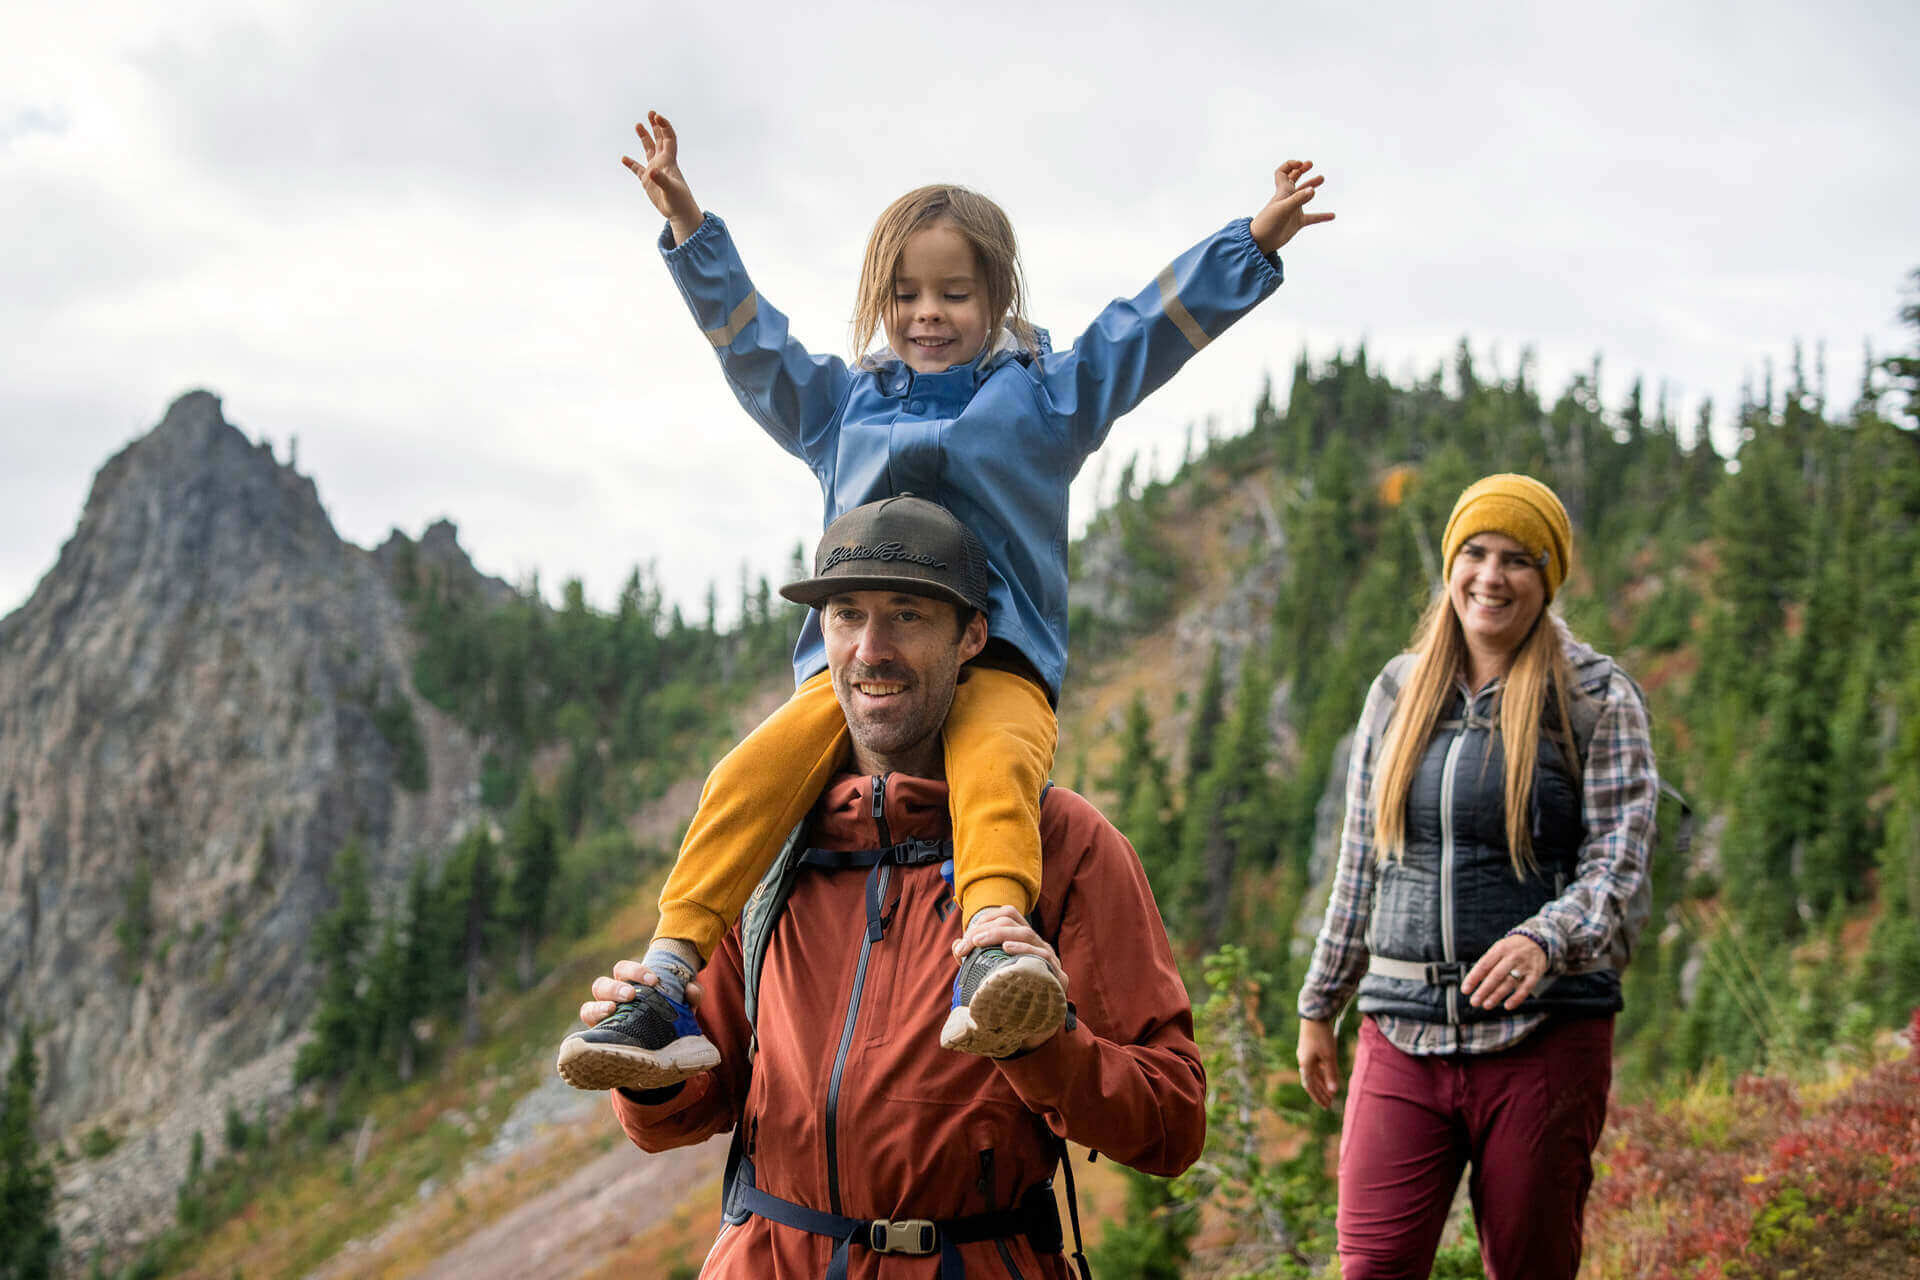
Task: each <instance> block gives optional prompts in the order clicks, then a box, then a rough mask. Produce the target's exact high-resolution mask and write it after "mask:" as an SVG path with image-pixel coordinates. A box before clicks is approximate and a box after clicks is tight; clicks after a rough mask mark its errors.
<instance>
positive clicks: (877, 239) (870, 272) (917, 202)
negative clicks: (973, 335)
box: [853, 184, 1039, 359]
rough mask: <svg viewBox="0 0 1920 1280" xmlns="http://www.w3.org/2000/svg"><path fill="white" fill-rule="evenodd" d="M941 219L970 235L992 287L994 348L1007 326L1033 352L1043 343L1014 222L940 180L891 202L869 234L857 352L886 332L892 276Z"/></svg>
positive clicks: (857, 314) (857, 302) (857, 313)
mask: <svg viewBox="0 0 1920 1280" xmlns="http://www.w3.org/2000/svg"><path fill="white" fill-rule="evenodd" d="M936 222H946V223H948V224H949V225H951V226H952V227H953V228H954V229H955V230H956V231H958V232H959V233H960V234H961V235H963V236H965V237H966V238H967V243H968V244H970V245H972V246H973V256H974V260H975V261H976V262H977V263H978V264H979V269H980V274H981V275H982V276H983V277H984V280H983V281H982V283H983V284H984V285H985V286H986V290H987V314H988V315H990V316H992V317H993V327H992V328H991V329H990V330H988V332H987V345H986V347H985V348H984V349H985V350H987V351H991V350H993V348H994V345H995V344H996V343H998V342H999V341H1000V334H1001V332H1002V330H1010V331H1011V332H1012V333H1013V336H1014V339H1015V340H1016V341H1017V342H1019V343H1020V345H1021V346H1022V347H1024V348H1025V349H1026V350H1028V351H1030V352H1035V353H1037V352H1038V350H1039V343H1038V342H1037V341H1036V340H1035V338H1034V332H1033V326H1032V325H1031V324H1029V323H1027V313H1026V282H1025V280H1024V279H1023V278H1022V276H1021V273H1020V247H1019V245H1018V244H1016V243H1015V241H1014V238H1013V224H1012V223H1011V222H1009V221H1008V220H1007V215H1006V212H1005V211H1004V210H1002V209H1001V208H1000V206H999V205H997V204H995V203H994V202H993V201H991V200H989V199H987V198H986V197H985V196H983V195H981V194H980V193H979V192H977V191H969V190H968V189H967V188H965V187H955V186H948V185H945V184H939V185H935V186H930V187H918V188H916V189H914V190H912V191H909V192H907V194H905V195H903V196H901V197H900V198H899V199H898V200H895V201H894V202H893V203H892V204H890V205H888V206H887V207H886V209H885V211H883V212H882V213H881V214H880V217H879V218H878V219H877V220H876V221H875V222H874V224H873V234H872V235H870V236H868V237H867V257H866V261H865V262H864V263H862V264H861V267H860V290H859V294H858V296H857V297H856V298H855V299H854V307H853V355H854V358H855V359H859V358H861V357H862V356H863V355H865V353H866V350H867V347H868V345H869V344H871V343H872V341H873V335H874V334H875V333H883V332H885V330H886V321H887V316H888V313H889V311H890V309H891V308H892V306H893V277H894V273H895V272H897V271H899V269H900V255H901V254H903V253H904V252H906V248H907V241H908V240H909V239H911V238H912V236H913V233H914V232H916V231H919V230H921V229H922V228H923V227H927V226H931V225H933V224H934V223H936Z"/></svg>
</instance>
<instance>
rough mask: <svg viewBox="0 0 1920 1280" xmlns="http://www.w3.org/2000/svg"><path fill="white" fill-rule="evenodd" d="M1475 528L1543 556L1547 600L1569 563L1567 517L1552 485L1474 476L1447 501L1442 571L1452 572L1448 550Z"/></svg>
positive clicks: (1570, 542)
mask: <svg viewBox="0 0 1920 1280" xmlns="http://www.w3.org/2000/svg"><path fill="white" fill-rule="evenodd" d="M1476 533H1504V534H1506V535H1507V536H1508V537H1509V538H1512V539H1513V540H1514V541H1515V542H1517V543H1519V544H1520V545H1521V546H1523V547H1525V548H1526V549H1527V550H1528V551H1531V552H1532V553H1533V554H1534V555H1536V556H1545V557H1546V559H1545V561H1544V563H1542V565H1541V566H1540V576H1541V577H1542V578H1543V579H1544V580H1545V581H1546V584H1547V599H1549V600H1551V599H1553V597H1554V596H1555V595H1556V594H1557V593H1558V592H1559V590H1560V584H1561V583H1563V582H1565V581H1566V580H1567V570H1568V569H1569V568H1570V567H1571V566H1572V564H1573V522H1572V521H1571V520H1569V519H1567V509H1566V508H1565V507H1563V506H1561V505H1560V499H1559V498H1557V497H1555V496H1554V492H1553V490H1551V489H1549V488H1547V486H1545V485H1543V484H1541V483H1540V482H1539V481H1538V480H1535V479H1534V478H1533V477H1532V476H1521V475H1497V476H1488V477H1486V479H1484V480H1476V481H1474V482H1473V483H1472V484H1470V485H1468V486H1467V489H1466V492H1465V493H1462V494H1461V495H1460V501H1458V502H1456V503H1454V504H1453V514H1452V515H1451V516H1448V517H1447V531H1446V533H1445V534H1443V535H1442V536H1441V539H1440V544H1441V548H1440V558H1441V561H1442V563H1443V564H1444V565H1445V566H1446V567H1445V569H1444V570H1443V572H1444V573H1445V574H1446V575H1447V576H1449V577H1450V576H1452V574H1453V557H1454V553H1455V552H1457V551H1459V550H1460V545H1461V544H1462V543H1464V542H1465V541H1466V540H1467V539H1468V538H1471V537H1472V536H1473V535H1474V534H1476Z"/></svg>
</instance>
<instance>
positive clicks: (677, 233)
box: [620, 111, 704, 244]
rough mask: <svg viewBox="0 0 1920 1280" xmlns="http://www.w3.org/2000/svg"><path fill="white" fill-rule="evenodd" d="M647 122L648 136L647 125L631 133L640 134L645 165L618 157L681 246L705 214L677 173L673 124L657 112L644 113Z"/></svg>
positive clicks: (677, 143)
mask: <svg viewBox="0 0 1920 1280" xmlns="http://www.w3.org/2000/svg"><path fill="white" fill-rule="evenodd" d="M647 121H648V122H649V123H651V124H652V125H653V133H652V134H648V132H647V126H646V124H636V125H634V126H633V131H634V132H635V133H637V134H639V135H640V145H641V147H643V148H644V149H645V151H646V156H647V162H646V163H645V164H641V163H640V162H639V161H638V160H635V159H634V158H633V157H632V156H621V157H620V163H621V164H624V165H626V166H627V168H629V169H631V170H633V176H634V177H636V178H638V179H640V185H641V186H643V187H645V188H646V190H647V199H649V200H651V201H653V207H654V208H656V209H658V210H659V211H660V216H661V217H663V218H665V219H666V220H667V222H668V224H669V225H671V226H672V227H673V242H674V243H675V244H681V243H684V242H685V241H686V238H687V237H688V236H690V235H692V234H693V233H694V232H695V231H696V230H697V229H698V228H699V226H700V219H701V218H702V217H703V216H704V215H702V214H701V212H700V202H699V201H698V200H695V199H694V198H693V188H691V187H689V186H688V185H687V179H686V175H685V174H683V173H681V172H680V138H679V135H677V134H676V133H674V131H673V125H672V123H671V122H670V121H668V119H667V118H666V117H665V116H663V115H661V114H660V113H659V112H658V111H649V112H647Z"/></svg>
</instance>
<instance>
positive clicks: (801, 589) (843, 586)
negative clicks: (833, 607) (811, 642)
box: [780, 573, 984, 612]
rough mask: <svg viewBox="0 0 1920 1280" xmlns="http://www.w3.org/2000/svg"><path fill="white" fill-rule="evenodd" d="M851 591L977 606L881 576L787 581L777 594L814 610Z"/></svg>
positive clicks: (944, 591) (921, 583) (919, 582)
mask: <svg viewBox="0 0 1920 1280" xmlns="http://www.w3.org/2000/svg"><path fill="white" fill-rule="evenodd" d="M850 591H894V592H898V593H900V594H902V595H909V596H924V597H925V598H926V599H928V600H944V601H946V602H947V603H948V604H951V605H954V606H956V607H958V608H961V609H978V608H979V607H980V606H978V605H976V604H975V603H974V602H973V601H971V600H969V599H967V598H966V597H965V596H962V595H961V594H960V593H959V592H957V591H952V590H949V589H948V588H947V587H944V586H942V585H941V584H940V583H938V582H928V581H927V580H926V579H924V578H891V577H886V576H883V575H875V576H859V577H856V576H855V575H853V574H850V573H847V574H833V575H831V576H829V577H825V578H802V579H801V580H800V581H799V582H789V583H788V584H787V585H786V586H784V587H782V588H780V594H781V595H782V596H783V597H785V598H786V599H788V600H791V601H793V602H794V603H795V604H804V605H807V606H809V607H810V608H815V609H817V608H819V607H820V606H821V605H822V604H824V603H825V602H826V601H828V600H830V599H832V598H833V597H834V596H841V595H846V594H847V593H848V592H850ZM983 612H984V610H983Z"/></svg>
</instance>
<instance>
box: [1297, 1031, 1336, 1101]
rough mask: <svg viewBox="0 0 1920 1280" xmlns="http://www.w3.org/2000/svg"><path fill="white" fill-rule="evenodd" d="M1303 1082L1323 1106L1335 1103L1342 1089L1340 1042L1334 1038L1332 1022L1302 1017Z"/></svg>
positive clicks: (1300, 1054)
mask: <svg viewBox="0 0 1920 1280" xmlns="http://www.w3.org/2000/svg"><path fill="white" fill-rule="evenodd" d="M1295 1056H1296V1057H1298V1058H1299V1060H1300V1083H1301V1084H1303V1085H1305V1086H1306V1089H1307V1096H1308V1097H1309V1098H1312V1099H1313V1100H1314V1101H1315V1102H1316V1103H1318V1104H1319V1105H1320V1106H1323V1107H1330V1106H1332V1105H1333V1100H1334V1098H1335V1097H1336V1096H1337V1095H1338V1094H1339V1092H1340V1043H1339V1041H1337V1040H1336V1039H1334V1035H1333V1024H1332V1023H1331V1022H1315V1021H1313V1020H1312V1019H1309V1018H1302V1019H1300V1047H1299V1049H1298V1050H1296V1051H1295Z"/></svg>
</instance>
